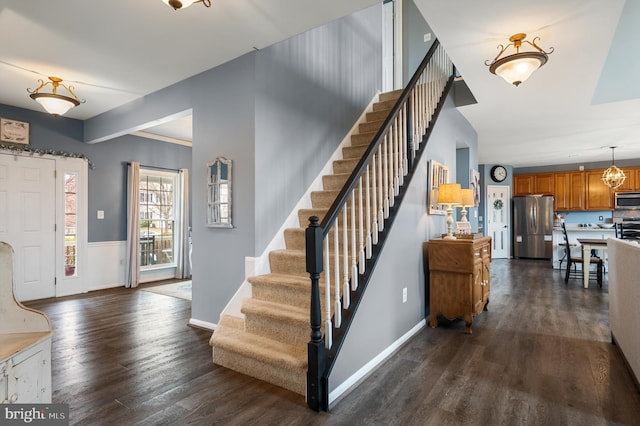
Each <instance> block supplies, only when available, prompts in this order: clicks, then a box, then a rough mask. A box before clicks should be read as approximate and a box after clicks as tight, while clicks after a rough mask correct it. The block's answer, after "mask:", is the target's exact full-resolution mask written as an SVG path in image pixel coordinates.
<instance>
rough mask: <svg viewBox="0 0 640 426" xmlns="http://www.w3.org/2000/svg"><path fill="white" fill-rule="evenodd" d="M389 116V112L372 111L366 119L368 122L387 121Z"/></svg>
mask: <svg viewBox="0 0 640 426" xmlns="http://www.w3.org/2000/svg"><path fill="white" fill-rule="evenodd" d="M388 115H389V111H372V112H368V113H367V114H366V115H365V117H366V118H367V121H378V120H384V119H386V118H387V116H388Z"/></svg>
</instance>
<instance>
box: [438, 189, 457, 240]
mask: <svg viewBox="0 0 640 426" xmlns="http://www.w3.org/2000/svg"><path fill="white" fill-rule="evenodd" d="M437 203H438V204H439V205H445V206H447V235H446V236H445V237H443V238H444V239H445V240H455V239H456V237H454V236H453V206H459V205H460V204H462V188H461V187H460V184H459V183H444V184H442V185H440V186H439V187H438V201H437Z"/></svg>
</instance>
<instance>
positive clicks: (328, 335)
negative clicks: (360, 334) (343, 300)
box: [324, 236, 333, 349]
mask: <svg viewBox="0 0 640 426" xmlns="http://www.w3.org/2000/svg"><path fill="white" fill-rule="evenodd" d="M324 264H325V268H324V269H325V271H324V344H325V346H326V347H327V349H331V345H332V344H333V339H332V336H333V333H332V328H331V327H332V325H331V266H330V265H331V262H330V261H329V236H327V237H326V238H325V239H324Z"/></svg>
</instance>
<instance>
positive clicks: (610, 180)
mask: <svg viewBox="0 0 640 426" xmlns="http://www.w3.org/2000/svg"><path fill="white" fill-rule="evenodd" d="M615 148H616V147H615V146H612V147H611V167H609V168H608V169H607V170H605V171H604V173H603V174H602V182H604V184H605V185H607V186H608V187H609V188H611V189H617V188H619V187H620V185H622V184H623V183H624V180H625V179H626V178H627V177H626V176H625V174H624V172H623V171H622V170H620V169H619V168H618V167H616V165H615V164H614V160H613V150H614V149H615Z"/></svg>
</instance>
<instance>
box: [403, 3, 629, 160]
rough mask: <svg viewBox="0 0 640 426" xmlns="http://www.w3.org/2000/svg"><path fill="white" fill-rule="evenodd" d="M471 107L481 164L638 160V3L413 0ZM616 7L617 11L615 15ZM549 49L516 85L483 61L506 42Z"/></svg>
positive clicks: (466, 109) (467, 110)
mask: <svg viewBox="0 0 640 426" xmlns="http://www.w3.org/2000/svg"><path fill="white" fill-rule="evenodd" d="M415 2H416V4H417V6H418V8H419V9H420V11H421V12H422V14H423V15H424V16H425V19H426V20H427V22H428V23H429V24H430V26H431V27H432V29H433V31H434V32H435V34H436V35H437V37H438V38H439V39H440V41H441V42H442V44H443V46H444V47H445V49H446V51H447V53H448V54H449V56H450V57H451V58H452V60H453V62H454V63H455V65H456V67H457V68H458V70H459V71H460V74H461V75H462V76H463V77H464V80H465V81H466V83H467V85H468V86H469V87H470V89H471V91H472V93H473V94H474V96H475V98H476V100H477V101H478V103H477V104H474V105H468V106H464V107H461V108H460V111H461V112H462V114H463V115H464V116H465V117H466V118H467V120H469V122H470V123H471V125H472V126H473V127H474V128H475V129H476V131H477V132H478V141H479V142H478V145H479V147H478V160H479V163H481V164H490V163H503V164H510V165H513V166H516V167H523V166H538V165H546V164H566V163H584V162H591V161H610V159H611V150H610V149H609V147H610V146H618V148H616V150H615V158H616V160H618V159H623V158H625V159H630V158H634V159H640V99H639V98H640V83H639V81H640V79H638V77H639V76H640V48H639V47H638V45H639V43H640V1H637V0H627V2H626V4H625V1H624V0H607V1H601V0H537V1H534V2H516V1H513V0H490V1H477V0H461V1H456V2H451V1H447V0H415ZM623 9H624V13H623ZM519 32H524V33H527V34H528V35H529V37H528V39H529V40H531V39H532V38H533V37H540V40H539V41H538V44H539V45H540V47H542V48H544V49H546V50H548V49H549V48H550V47H553V48H554V49H555V51H554V52H553V53H552V54H550V55H549V61H548V62H547V64H546V65H545V66H544V67H542V68H541V69H539V70H538V71H537V72H535V73H534V74H533V75H532V76H531V78H530V79H529V80H527V81H526V82H524V83H522V84H521V85H520V86H519V87H515V86H511V85H509V84H507V83H505V82H504V80H502V79H501V78H500V77H497V76H495V75H493V74H491V73H489V70H488V67H487V66H485V61H486V60H489V61H491V60H493V58H494V57H495V56H496V55H497V54H498V50H497V46H498V45H499V44H507V43H509V41H508V38H509V36H511V35H512V34H515V33H519Z"/></svg>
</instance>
